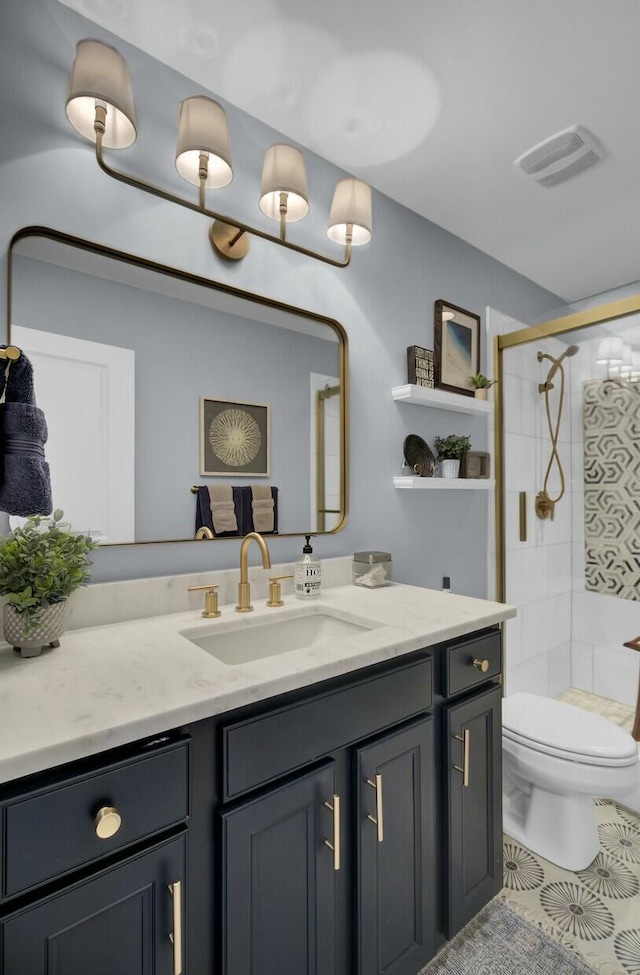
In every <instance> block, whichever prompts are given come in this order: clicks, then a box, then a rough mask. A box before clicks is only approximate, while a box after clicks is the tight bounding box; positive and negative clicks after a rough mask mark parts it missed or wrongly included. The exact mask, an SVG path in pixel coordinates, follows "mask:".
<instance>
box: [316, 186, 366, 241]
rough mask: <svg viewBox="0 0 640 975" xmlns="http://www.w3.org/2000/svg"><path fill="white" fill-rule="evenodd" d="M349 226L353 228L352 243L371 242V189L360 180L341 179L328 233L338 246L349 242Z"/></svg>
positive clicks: (332, 207)
mask: <svg viewBox="0 0 640 975" xmlns="http://www.w3.org/2000/svg"><path fill="white" fill-rule="evenodd" d="M347 224H352V226H353V232H352V233H353V236H352V239H351V243H352V244H354V245H358V244H366V243H368V241H370V240H371V228H372V226H373V224H372V220H371V187H370V186H368V185H367V183H363V182H362V180H359V179H352V178H349V179H341V180H340V182H339V183H338V185H337V186H336V190H335V193H334V194H333V203H332V204H331V212H330V213H329V229H328V230H327V233H328V235H329V237H330V238H331V240H334V241H335V242H336V243H337V244H345V243H346V241H347Z"/></svg>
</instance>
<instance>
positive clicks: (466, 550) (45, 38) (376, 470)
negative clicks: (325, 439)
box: [0, 0, 561, 595]
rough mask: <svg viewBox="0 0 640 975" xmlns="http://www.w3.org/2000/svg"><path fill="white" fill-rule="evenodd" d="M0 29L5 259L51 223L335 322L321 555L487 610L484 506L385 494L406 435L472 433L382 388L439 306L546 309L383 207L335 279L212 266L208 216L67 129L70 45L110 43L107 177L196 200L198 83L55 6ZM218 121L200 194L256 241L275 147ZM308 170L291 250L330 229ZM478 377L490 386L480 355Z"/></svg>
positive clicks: (520, 315) (280, 267) (108, 562)
mask: <svg viewBox="0 0 640 975" xmlns="http://www.w3.org/2000/svg"><path fill="white" fill-rule="evenodd" d="M0 17H1V20H2V25H1V26H2V31H1V32H0V38H1V39H0V99H2V102H1V104H0V112H1V116H2V118H1V121H2V130H1V131H2V133H3V137H2V140H1V142H0V193H1V196H0V221H1V223H0V232H1V233H2V236H3V239H4V246H5V247H6V244H7V243H8V241H9V239H10V237H11V235H12V234H13V233H14V231H15V230H17V229H18V228H19V227H22V226H25V225H27V224H41V225H45V226H51V227H54V228H58V229H60V230H64V231H66V232H68V233H71V234H76V235H78V236H80V237H86V238H89V239H92V240H96V241H99V242H101V243H105V244H108V245H111V246H113V247H117V248H120V249H122V250H128V251H130V252H133V253H136V254H142V255H144V256H147V257H149V258H152V259H153V260H157V261H160V262H163V263H166V264H173V265H176V266H178V267H181V268H185V269H188V270H191V271H194V272H196V273H199V274H203V275H207V276H211V277H214V278H217V279H219V280H223V281H228V282H231V283H233V284H236V285H237V286H238V287H241V288H245V289H247V290H250V291H257V292H260V293H262V294H266V295H269V296H271V297H273V298H278V299H281V300H283V301H287V302H290V303H292V304H295V305H301V306H303V307H308V308H312V309H314V310H315V311H317V312H318V313H320V314H323V315H326V316H328V317H332V318H337V319H338V320H339V321H341V322H342V324H343V325H344V327H345V328H346V330H347V333H348V335H349V342H350V377H351V411H350V412H351V420H350V432H351V465H350V474H351V493H350V518H349V523H348V526H347V528H346V529H345V530H344V531H343V532H341V533H338V534H336V535H332V536H326V537H324V538H319V539H318V540H317V541H316V545H315V550H316V552H317V554H318V555H319V556H320V557H321V558H322V557H323V556H325V557H326V556H333V555H343V554H347V553H351V552H353V551H354V550H359V549H365V548H378V549H388V550H389V551H391V552H392V554H393V558H394V571H395V576H396V578H397V579H400V580H402V581H405V582H413V583H416V584H419V585H427V586H433V587H439V586H440V583H441V577H442V575H443V574H447V575H450V576H451V577H452V584H453V588H454V589H455V590H457V591H459V592H467V593H470V594H474V595H484V593H485V591H486V590H485V585H486V578H485V564H486V559H485V545H486V538H487V525H486V503H485V501H486V499H484V497H482V496H481V493H480V492H464V493H460V492H451V493H448V492H434V493H431V492H411V491H407V492H400V491H395V490H394V488H393V484H392V475H393V474H394V473H397V472H398V471H399V465H400V460H401V454H402V442H403V439H404V437H405V436H406V434H407V433H410V432H413V433H419V434H421V435H422V436H424V437H425V438H426V439H428V440H432V438H433V435H435V434H437V433H441V434H442V433H467V432H469V433H471V434H472V437H474V438H475V439H474V445H475V446H478V447H481V446H482V437H481V433H480V432H479V431H478V430H477V429H476V428H475V427H473V426H472V425H470V424H469V423H467V422H465V421H464V419H463V420H461V419H460V418H459V417H458V415H455V414H449V413H442V414H441V415H439V416H438V415H436V416H435V417H434V416H433V415H432V411H428V410H421V409H419V408H416V407H414V406H402V405H400V404H397V403H394V402H393V401H392V399H391V395H390V388H391V387H392V386H395V385H398V384H401V383H404V382H406V347H407V346H408V345H414V344H419V345H423V346H428V347H432V342H433V304H434V301H435V300H436V299H437V298H443V299H446V300H447V301H450V302H453V303H454V304H457V305H460V306H461V307H463V308H468V309H470V310H472V311H474V312H477V313H481V314H483V315H484V309H485V307H486V306H487V305H490V306H492V307H495V308H499V309H500V310H501V311H503V312H504V313H505V314H507V315H510V316H512V317H513V318H517V319H519V320H520V321H533V320H534V319H540V318H544V317H547V316H548V315H549V316H550V315H551V313H552V312H553V310H554V309H555V308H556V307H557V306H558V305H560V304H561V302H560V301H559V299H558V298H557V297H555V296H554V295H552V294H550V293H549V292H546V291H544V290H542V289H541V288H539V287H537V286H536V285H535V284H533V283H532V282H531V281H529V280H527V279H526V278H523V277H522V276H520V275H518V274H516V273H514V272H513V271H511V270H510V269H508V268H507V267H505V266H504V265H502V264H500V263H498V262H497V261H494V260H492V259H491V258H489V257H487V256H486V255H485V254H483V253H481V252H480V251H478V250H476V249H475V248H473V247H472V246H471V245H469V244H467V243H465V242H464V241H462V240H460V239H459V238H457V237H454V236H452V235H451V234H449V233H447V232H445V231H443V230H442V229H440V228H439V227H437V226H435V225H434V224H432V223H430V222H428V221H426V220H424V219H422V218H421V217H418V216H416V215H415V214H413V213H411V212H410V211H408V210H406V209H405V208H403V207H401V206H399V205H397V204H396V203H394V202H392V201H391V200H389V199H388V198H386V197H384V196H382V195H380V194H374V237H373V240H372V242H371V244H369V245H368V246H367V247H365V248H361V249H360V250H357V251H356V252H355V254H354V258H353V262H352V265H351V267H349V268H348V269H346V270H338V269H334V268H331V267H329V266H325V265H323V264H320V263H319V262H317V261H313V260H311V259H309V258H305V257H303V256H302V255H296V254H294V253H291V252H288V251H286V250H285V249H284V248H281V247H278V246H276V245H274V244H271V243H268V242H262V241H259V240H256V239H254V240H252V243H251V251H250V253H249V255H248V256H247V257H246V258H245V260H244V261H242V262H239V263H238V264H237V265H229V264H224V263H222V262H221V261H219V260H217V259H216V258H215V256H214V255H213V254H212V252H211V248H210V246H209V244H208V242H207V231H208V225H207V220H206V219H204V218H203V217H202V216H201V215H199V214H197V213H191V212H188V211H186V210H183V209H182V208H178V207H176V206H172V205H171V204H166V203H162V202H161V201H159V200H156V199H154V198H152V197H150V196H148V195H147V194H143V193H141V192H140V191H137V190H135V189H133V188H130V187H126V186H123V185H121V184H120V183H118V182H116V181H115V180H110V179H109V178H108V177H107V176H105V175H104V174H103V173H102V172H101V171H100V170H99V169H98V167H97V165H96V163H95V160H94V158H93V148H92V147H91V146H90V145H89V144H88V143H84V142H83V141H82V140H81V139H80V138H79V137H78V136H77V134H76V133H75V132H74V131H73V130H72V129H71V127H70V126H69V124H68V122H67V120H66V118H65V115H64V100H65V91H66V85H67V81H68V75H69V70H70V66H71V63H72V61H73V57H74V51H75V43H76V41H77V40H78V39H80V38H82V37H86V36H91V37H99V38H103V39H105V40H107V41H109V42H111V43H115V45H116V46H117V47H118V48H119V50H120V51H121V52H122V54H123V55H124V56H125V57H126V58H127V60H128V62H129V65H130V68H131V72H132V79H133V86H134V92H135V96H136V105H137V113H138V120H139V138H138V141H137V142H136V144H135V145H134V146H133V147H132V148H131V149H130V150H126V152H124V153H121V154H120V155H119V156H118V155H117V154H115V153H112V154H111V158H112V160H113V161H114V164H115V165H117V166H120V167H122V168H124V169H126V168H130V169H131V170H132V171H134V172H137V173H139V174H140V175H141V176H142V177H143V178H146V179H148V180H151V181H154V182H156V183H158V184H160V185H161V186H163V187H165V188H167V189H170V190H173V191H174V192H176V193H180V194H183V195H189V194H191V198H192V199H194V196H193V194H194V193H195V191H194V189H193V188H192V187H189V186H188V184H186V183H185V182H184V181H183V180H181V179H180V177H179V176H177V174H176V173H175V170H174V166H173V157H174V153H175V137H176V131H175V118H176V107H177V105H178V102H179V101H180V100H181V99H182V98H185V97H188V96H189V95H192V94H198V92H199V89H198V86H196V85H194V84H193V83H192V82H190V81H189V80H187V79H185V78H183V77H182V76H180V75H178V74H177V73H175V72H173V71H170V70H169V69H168V68H166V66H164V65H162V64H160V63H159V62H157V61H155V60H153V59H151V58H149V57H147V56H146V55H143V54H141V52H139V51H138V50H136V49H135V48H131V47H129V46H128V45H126V44H124V43H122V42H120V41H118V40H114V39H113V38H112V37H111V36H110V35H108V34H107V33H106V32H104V31H102V30H101V29H100V28H98V27H96V26H94V25H93V24H88V23H87V22H86V21H85V20H83V18H82V17H80V16H79V15H77V14H75V13H74V12H72V11H70V10H68V9H67V8H63V7H61V6H60V5H58V4H57V3H55V0H29V2H25V0H3V4H2V12H1V14H0ZM229 124H230V134H231V140H232V147H233V160H234V167H235V176H234V180H233V183H232V184H231V185H230V186H229V187H228V188H227V189H225V190H222V191H218V192H217V193H211V194H210V195H209V205H210V206H211V207H212V208H213V209H216V208H217V209H219V210H221V211H222V212H223V213H224V212H226V213H230V214H234V215H236V216H237V219H246V220H247V221H249V222H253V223H258V224H259V225H261V226H266V224H267V221H265V220H264V218H263V217H261V216H260V213H259V211H258V206H257V199H258V192H259V181H260V170H261V166H262V155H263V152H264V149H265V148H266V147H267V146H268V145H269V144H271V143H272V142H273V141H277V139H278V135H277V133H274V132H272V131H270V130H268V129H267V128H266V127H265V126H263V125H262V124H260V123H259V122H257V121H256V120H255V119H252V118H250V117H249V116H247V115H245V114H243V113H241V112H238V111H237V110H235V109H229ZM433 137H434V138H437V131H436V133H435V134H434V136H433ZM114 156H115V157H116V158H115V159H114V158H113V157H114ZM306 159H307V170H308V179H309V191H310V196H311V214H310V216H309V217H308V218H307V220H305V221H303V222H302V223H301V224H300V225H295V226H294V227H293V228H292V229H291V234H290V236H291V238H292V239H294V240H295V241H297V242H299V243H301V244H304V245H306V246H311V247H317V248H326V249H327V251H331V248H332V247H333V246H334V245H332V244H331V243H330V242H329V241H328V240H327V237H326V229H325V228H326V215H327V213H328V211H329V206H330V202H331V196H332V193H333V187H334V185H335V182H336V180H337V179H338V178H340V176H341V175H342V173H341V172H340V171H339V170H338V169H336V168H335V167H334V166H332V165H330V164H329V163H327V162H326V161H325V160H323V159H321V158H319V157H317V156H314V155H313V154H310V153H308V154H306ZM433 192H434V193H437V192H438V188H437V186H434V187H433ZM273 227H274V228H275V225H273ZM485 351H486V350H485ZM483 354H484V353H483ZM485 370H488V371H489V372H490V371H491V359H490V358H489V359H488V360H487V362H486V363H485ZM477 423H478V421H477V420H474V421H473V424H477ZM300 541H301V540H300ZM300 548H301V545H300V544H299V542H298V540H297V539H282V540H274V541H273V544H272V556H273V559H274V561H284V560H287V559H290V558H292V557H295V556H296V555H297V554H298V552H299V550H300ZM237 561H238V543H237V542H234V541H230V542H216V543H211V544H208V545H202V544H201V543H197V542H193V543H184V544H181V545H167V546H162V545H160V546H153V547H151V548H149V547H145V546H136V547H132V548H111V549H106V550H104V551H100V552H97V553H96V555H95V572H94V578H95V579H96V580H100V581H102V580H108V579H123V578H132V577H137V576H145V575H163V574H170V573H174V572H176V573H177V572H186V571H190V570H198V569H205V568H207V567H209V568H214V567H224V566H232V565H235V564H237Z"/></svg>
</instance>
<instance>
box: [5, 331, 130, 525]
mask: <svg viewBox="0 0 640 975" xmlns="http://www.w3.org/2000/svg"><path fill="white" fill-rule="evenodd" d="M11 342H12V343H14V344H15V345H17V346H19V347H20V348H21V349H22V350H23V351H24V352H25V353H26V354H27V355H28V356H29V358H30V360H31V362H32V363H33V370H34V386H35V391H36V401H37V405H38V406H39V407H40V408H41V409H42V410H43V411H44V415H45V417H46V420H47V427H48V429H49V439H48V442H47V444H46V445H45V454H46V459H47V462H48V463H49V467H50V469H51V488H52V492H53V506H54V508H62V510H63V511H64V521H65V522H70V524H71V526H72V528H73V529H74V530H76V531H83V532H91V534H92V535H93V537H94V538H96V540H98V541H101V542H111V543H113V542H133V541H135V353H134V352H133V350H132V349H121V348H118V347H116V346H113V345H103V344H102V343H99V342H86V341H84V340H83V339H76V338H71V337H70V336H68V335H57V334H55V333H54V332H42V331H39V330H38V329H33V328H24V327H21V326H19V325H12V326H11Z"/></svg>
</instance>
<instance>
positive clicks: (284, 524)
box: [8, 228, 346, 544]
mask: <svg viewBox="0 0 640 975" xmlns="http://www.w3.org/2000/svg"><path fill="white" fill-rule="evenodd" d="M9 287H10V296H11V301H10V321H9V329H8V341H10V342H12V343H13V344H14V345H17V346H19V347H20V348H21V349H22V350H23V351H24V352H25V353H26V354H27V355H28V356H29V358H30V359H31V361H32V363H33V367H34V374H35V389H36V400H37V403H38V406H40V407H41V408H42V409H43V410H44V413H45V416H46V418H47V424H48V428H49V440H48V443H47V446H46V456H47V460H48V462H49V464H50V468H51V481H52V491H53V502H54V507H58V508H62V509H63V510H64V512H65V521H66V520H68V521H69V522H70V523H71V524H72V525H73V527H74V528H75V529H78V530H83V531H90V532H91V533H92V535H93V536H94V537H95V538H96V539H97V540H99V541H100V542H101V543H102V544H122V543H131V542H151V541H168V540H180V539H193V538H194V537H195V535H196V532H197V533H198V537H204V538H209V537H215V538H218V537H223V538H224V537H233V536H237V535H241V534H245V533H246V532H248V531H251V530H253V529H256V530H258V531H262V532H264V533H278V534H302V533H305V532H313V533H317V532H322V531H334V530H336V529H338V528H339V527H340V526H341V523H342V521H343V519H344V513H345V497H344V495H345V489H344V485H345V464H344V455H345V436H344V428H345V415H346V394H345V378H346V338H345V335H344V331H343V329H342V327H341V326H340V325H339V324H338V323H337V322H334V321H333V320H331V319H327V318H324V317H323V316H320V315H316V314H315V313H313V312H311V311H308V310H306V309H299V308H298V309H294V308H292V307H290V306H286V305H282V304H280V303H277V302H273V301H270V300H269V299H266V298H263V297H261V296H259V295H253V294H251V293H249V292H241V291H238V290H237V289H234V288H231V287H229V286H226V285H222V284H217V283H215V282H211V281H208V280H207V279H203V278H198V277H195V276H192V275H185V274H183V273H181V272H178V271H176V270H175V269H173V268H165V267H162V266H161V265H156V264H151V263H150V262H147V261H145V260H143V259H140V258H135V257H132V256H131V255H126V254H122V253H120V252H117V251H112V250H109V249H107V248H103V247H100V246H98V245H93V244H90V243H88V242H86V241H80V240H78V239H76V238H71V237H67V236H66V235H62V234H58V233H57V232H55V231H48V230H43V229H42V228H32V229H27V230H25V231H22V232H20V233H19V234H17V235H16V237H15V238H14V241H13V244H12V247H11V251H10V260H9Z"/></svg>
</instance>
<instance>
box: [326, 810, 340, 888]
mask: <svg viewBox="0 0 640 975" xmlns="http://www.w3.org/2000/svg"><path fill="white" fill-rule="evenodd" d="M325 806H326V807H327V809H328V810H329V811H330V812H332V813H333V843H331V842H330V841H329V840H324V845H325V846H328V847H329V849H330V850H331V851H332V852H333V869H334V870H339V869H340V796H334V797H333V805H332V804H331V803H330V802H325Z"/></svg>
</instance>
